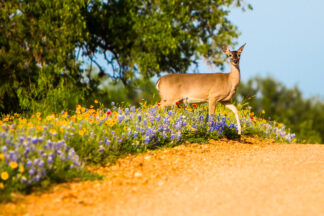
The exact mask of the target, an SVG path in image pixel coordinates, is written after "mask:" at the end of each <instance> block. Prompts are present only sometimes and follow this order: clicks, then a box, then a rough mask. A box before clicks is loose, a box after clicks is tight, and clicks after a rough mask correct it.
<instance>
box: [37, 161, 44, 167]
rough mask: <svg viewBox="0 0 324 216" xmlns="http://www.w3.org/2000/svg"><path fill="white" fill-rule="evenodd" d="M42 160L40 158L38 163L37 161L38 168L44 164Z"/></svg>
mask: <svg viewBox="0 0 324 216" xmlns="http://www.w3.org/2000/svg"><path fill="white" fill-rule="evenodd" d="M44 164H45V163H44V161H43V160H40V161H39V163H38V167H39V168H42V167H43V166H44Z"/></svg>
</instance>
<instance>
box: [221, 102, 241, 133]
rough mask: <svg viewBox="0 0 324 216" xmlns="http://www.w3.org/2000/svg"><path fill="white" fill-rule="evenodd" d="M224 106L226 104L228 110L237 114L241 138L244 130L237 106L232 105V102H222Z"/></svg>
mask: <svg viewBox="0 0 324 216" xmlns="http://www.w3.org/2000/svg"><path fill="white" fill-rule="evenodd" d="M222 104H224V105H225V107H226V108H228V109H230V110H232V111H233V113H234V114H235V118H236V122H237V128H238V134H239V135H240V136H241V133H242V128H241V124H240V119H239V114H238V110H237V108H236V106H235V105H234V104H232V103H231V102H222Z"/></svg>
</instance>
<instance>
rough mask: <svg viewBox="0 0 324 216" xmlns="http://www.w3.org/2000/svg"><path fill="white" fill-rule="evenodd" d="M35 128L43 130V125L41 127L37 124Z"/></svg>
mask: <svg viewBox="0 0 324 216" xmlns="http://www.w3.org/2000/svg"><path fill="white" fill-rule="evenodd" d="M36 130H38V131H43V130H44V127H43V126H39V125H37V126H36Z"/></svg>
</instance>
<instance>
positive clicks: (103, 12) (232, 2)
mask: <svg viewBox="0 0 324 216" xmlns="http://www.w3.org/2000/svg"><path fill="white" fill-rule="evenodd" d="M241 4H242V0H222V1H220V0H201V1H193V0H110V1H101V0H91V1H90V2H89V4H87V7H86V8H85V10H84V14H85V15H84V17H85V20H86V23H87V29H88V33H89V37H88V38H87V41H86V42H85V44H84V50H85V52H84V55H85V56H88V57H89V58H90V60H91V62H93V63H94V64H96V66H97V67H98V68H99V70H100V75H101V76H103V75H108V76H109V77H110V78H112V79H113V80H120V81H121V82H122V83H123V84H124V85H125V86H126V87H128V86H130V85H131V83H132V81H134V80H136V79H137V78H138V77H139V76H140V77H144V78H150V77H152V76H154V75H159V74H160V73H161V72H169V73H185V72H186V71H187V69H188V67H189V66H190V65H191V64H192V63H194V64H197V59H199V58H200V57H201V56H205V57H213V58H214V59H216V60H215V61H214V63H215V64H216V65H218V66H222V65H223V58H222V57H223V56H222V52H221V49H220V47H221V45H222V44H228V45H231V44H233V39H234V38H237V37H238V35H239V33H238V30H237V28H236V26H235V25H233V24H232V23H231V22H230V20H229V19H228V14H229V7H230V6H236V7H242V8H245V7H243V6H242V5H241ZM247 7H248V8H250V9H251V8H252V7H251V5H247ZM98 54H101V55H103V57H104V59H105V61H106V63H107V64H108V65H109V67H110V68H109V69H104V66H103V64H102V63H100V62H99V61H98V60H97V59H96V56H97V55H98Z"/></svg>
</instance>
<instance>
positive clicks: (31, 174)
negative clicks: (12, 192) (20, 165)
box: [28, 167, 36, 176]
mask: <svg viewBox="0 0 324 216" xmlns="http://www.w3.org/2000/svg"><path fill="white" fill-rule="evenodd" d="M35 173H36V170H35V168H34V167H32V168H31V169H30V170H29V171H28V174H29V175H30V176H33V175H34V174H35Z"/></svg>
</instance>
